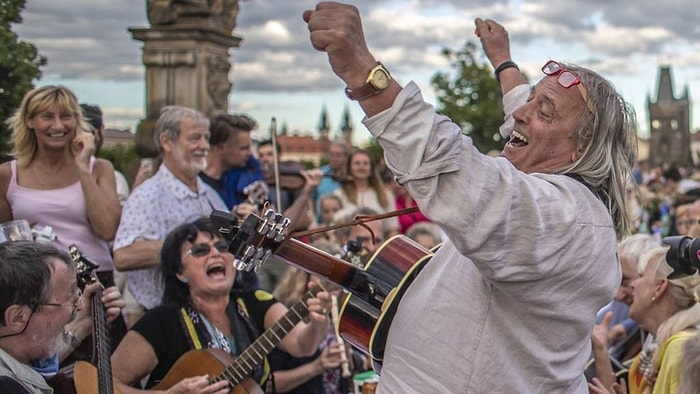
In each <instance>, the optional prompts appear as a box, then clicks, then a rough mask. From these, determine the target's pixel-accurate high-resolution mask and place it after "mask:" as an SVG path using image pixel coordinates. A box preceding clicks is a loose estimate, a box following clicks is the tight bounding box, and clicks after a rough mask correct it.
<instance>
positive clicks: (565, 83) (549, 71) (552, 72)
mask: <svg viewBox="0 0 700 394" xmlns="http://www.w3.org/2000/svg"><path fill="white" fill-rule="evenodd" d="M542 72H543V73H544V74H545V75H549V76H551V77H554V76H557V75H558V76H559V77H558V78H557V82H558V83H559V85H561V86H562V87H563V88H564V89H568V88H570V87H572V86H574V85H575V86H576V88H578V91H579V93H581V97H583V101H584V102H585V103H586V107H588V111H590V112H591V114H595V111H594V110H593V103H591V102H590V101H589V100H588V91H587V90H586V87H585V86H583V84H582V83H581V80H580V79H579V78H578V76H577V75H576V74H574V73H573V72H571V71H569V70H567V69H566V68H565V67H564V66H562V65H561V64H559V62H557V61H555V60H550V61H548V62H547V63H546V64H545V65H544V66H542Z"/></svg>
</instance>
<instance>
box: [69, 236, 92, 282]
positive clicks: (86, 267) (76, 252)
mask: <svg viewBox="0 0 700 394" xmlns="http://www.w3.org/2000/svg"><path fill="white" fill-rule="evenodd" d="M68 254H70V257H71V259H73V263H74V264H75V274H76V276H77V277H78V286H80V288H81V289H84V288H85V286H86V285H88V284H90V283H93V282H95V281H96V280H97V279H96V276H95V270H96V269H97V267H99V266H100V265H99V264H97V263H95V262H94V261H92V260H90V259H89V258H87V257H85V255H84V254H83V252H81V251H80V248H78V246H77V245H75V244H72V245H70V246H69V247H68Z"/></svg>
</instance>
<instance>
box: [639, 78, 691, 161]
mask: <svg viewBox="0 0 700 394" xmlns="http://www.w3.org/2000/svg"><path fill="white" fill-rule="evenodd" d="M688 96H689V93H688V86H687V85H686V87H685V90H684V92H683V97H680V98H676V97H675V96H674V94H673V78H672V77H671V67H670V66H660V67H659V79H658V85H657V89H656V101H653V100H652V99H651V97H649V96H648V95H647V108H648V110H649V162H650V164H651V165H652V166H661V165H669V166H672V167H679V166H683V167H687V166H692V165H693V161H692V153H691V150H690V99H689V97H688Z"/></svg>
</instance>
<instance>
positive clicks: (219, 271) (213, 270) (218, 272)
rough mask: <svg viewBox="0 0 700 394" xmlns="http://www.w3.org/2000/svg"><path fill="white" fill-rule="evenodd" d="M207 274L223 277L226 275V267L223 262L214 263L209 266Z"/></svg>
mask: <svg viewBox="0 0 700 394" xmlns="http://www.w3.org/2000/svg"><path fill="white" fill-rule="evenodd" d="M207 276H209V277H222V276H226V268H225V267H224V264H223V263H218V264H213V265H210V266H209V267H207Z"/></svg>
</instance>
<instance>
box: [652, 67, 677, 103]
mask: <svg viewBox="0 0 700 394" xmlns="http://www.w3.org/2000/svg"><path fill="white" fill-rule="evenodd" d="M657 86H658V90H657V93H656V102H665V101H673V99H674V97H673V78H672V77H671V67H670V66H661V67H660V68H659V81H658V85H657Z"/></svg>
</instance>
